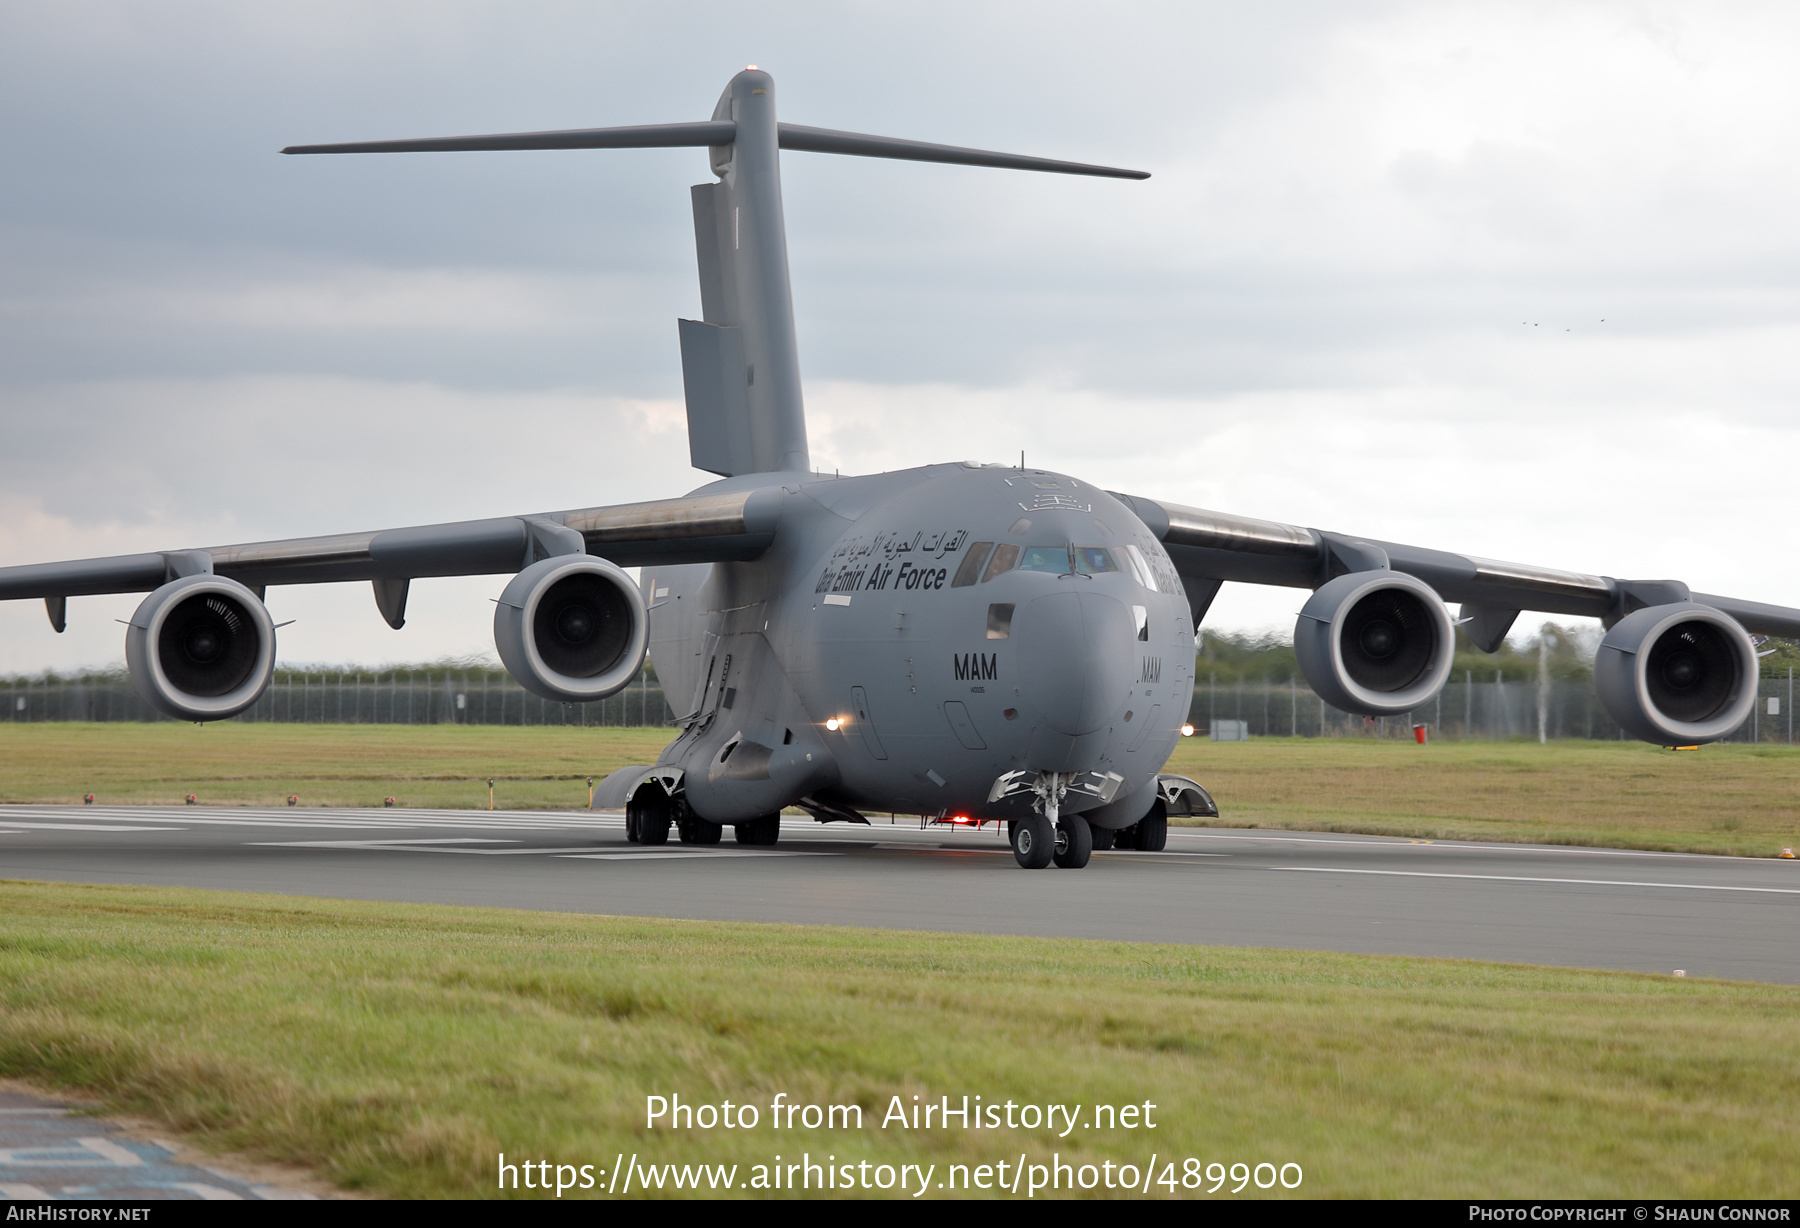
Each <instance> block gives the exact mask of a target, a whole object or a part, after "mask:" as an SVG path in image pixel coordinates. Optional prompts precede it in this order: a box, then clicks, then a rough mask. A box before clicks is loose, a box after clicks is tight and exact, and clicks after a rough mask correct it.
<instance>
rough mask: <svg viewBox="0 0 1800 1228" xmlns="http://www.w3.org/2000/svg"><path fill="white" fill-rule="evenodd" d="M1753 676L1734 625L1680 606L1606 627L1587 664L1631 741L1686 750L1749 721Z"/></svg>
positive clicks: (1707, 609)
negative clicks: (1598, 647)
mask: <svg viewBox="0 0 1800 1228" xmlns="http://www.w3.org/2000/svg"><path fill="white" fill-rule="evenodd" d="M1757 672H1758V671H1757V664H1756V646H1755V645H1754V644H1753V643H1752V642H1751V640H1750V636H1749V634H1748V633H1747V632H1745V630H1744V629H1743V628H1742V627H1740V626H1739V625H1738V624H1737V622H1736V620H1734V619H1732V618H1730V617H1728V616H1727V615H1725V614H1721V613H1720V612H1719V611H1718V610H1715V609H1713V608H1712V607H1711V606H1704V605H1697V604H1695V603H1694V602H1691V601H1682V602H1675V603H1672V604H1669V605H1653V606H1648V607H1646V608H1644V609H1642V610H1639V611H1637V613H1635V614H1628V615H1626V616H1625V617H1624V618H1621V619H1620V620H1619V621H1618V622H1616V623H1614V624H1613V628H1612V630H1611V631H1608V632H1607V633H1606V638H1605V639H1603V640H1601V641H1600V651H1599V652H1598V653H1597V654H1595V657H1594V688H1595V689H1596V690H1597V691H1599V693H1600V703H1601V706H1603V707H1604V708H1605V709H1606V711H1607V714H1608V715H1609V716H1611V717H1612V718H1613V720H1615V721H1617V722H1619V727H1620V728H1621V729H1623V730H1624V731H1625V732H1626V733H1628V734H1630V735H1631V736H1632V737H1634V738H1641V739H1642V740H1643V741H1645V742H1654V743H1656V744H1657V745H1659V746H1692V745H1695V744H1697V743H1700V742H1713V741H1717V740H1718V739H1719V738H1722V737H1724V736H1725V735H1726V734H1728V733H1730V732H1731V731H1732V730H1734V729H1736V728H1737V727H1738V726H1739V725H1741V724H1743V723H1744V722H1745V721H1746V720H1748V719H1750V710H1751V709H1752V708H1754V707H1755V706H1756V677H1757Z"/></svg>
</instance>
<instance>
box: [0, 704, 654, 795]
mask: <svg viewBox="0 0 1800 1228" xmlns="http://www.w3.org/2000/svg"><path fill="white" fill-rule="evenodd" d="M673 736H674V730H672V729H667V728H662V727H656V726H652V727H650V728H631V727H625V728H621V727H619V726H616V725H613V726H606V727H604V728H601V727H595V726H589V727H587V728H585V729H584V728H581V727H579V726H577V727H572V728H571V727H558V726H527V727H517V726H496V725H280V724H255V725H251V724H240V723H238V722H229V721H228V722H223V723H220V724H214V725H181V724H175V723H173V722H169V723H159V724H154V725H140V724H130V723H126V722H98V723H86V722H69V723H60V722H58V723H45V724H16V725H15V724H9V723H8V724H0V764H4V765H5V766H4V768H0V801H5V802H79V801H80V800H81V797H82V795H83V794H84V793H92V794H94V795H95V798H96V800H97V801H99V802H101V803H103V804H113V805H163V806H170V805H180V804H181V802H182V800H183V798H185V797H186V795H187V794H189V793H192V794H194V795H195V796H196V797H198V799H199V801H200V803H201V804H202V805H221V806H277V805H280V804H281V803H282V802H283V801H285V800H286V799H287V797H288V796H289V795H297V796H298V797H299V798H300V800H301V804H302V805H306V806H379V805H381V803H382V799H383V798H386V797H393V798H394V799H395V801H396V804H398V805H401V806H423V807H450V808H455V807H480V806H486V805H487V804H488V794H487V779H488V777H490V776H491V777H494V778H495V782H496V783H495V789H494V794H495V804H496V805H498V806H500V807H502V808H504V809H533V808H545V807H549V808H559V809H565V808H568V807H579V806H585V805H587V778H588V777H589V776H592V777H593V778H594V779H595V780H596V781H598V780H601V779H602V778H604V777H605V775H606V774H607V773H608V772H610V771H612V770H613V769H614V768H618V767H624V766H625V765H626V764H628V763H654V762H655V761H656V755H657V752H658V751H660V750H661V749H662V748H663V747H664V746H665V745H667V744H668V742H669V740H670V739H671V738H672V737H673Z"/></svg>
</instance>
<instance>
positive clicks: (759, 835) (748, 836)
mask: <svg viewBox="0 0 1800 1228" xmlns="http://www.w3.org/2000/svg"><path fill="white" fill-rule="evenodd" d="M735 833H736V835H737V842H738V843H739V844H760V845H769V844H774V843H775V842H776V841H777V840H779V839H781V815H780V813H779V812H777V813H775V814H765V815H763V816H762V817H761V818H760V819H751V820H750V821H749V822H748V823H739V824H738V825H737V827H736V828H735Z"/></svg>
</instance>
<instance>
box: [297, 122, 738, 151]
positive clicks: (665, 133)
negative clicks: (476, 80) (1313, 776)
mask: <svg viewBox="0 0 1800 1228" xmlns="http://www.w3.org/2000/svg"><path fill="white" fill-rule="evenodd" d="M736 136H737V125H736V124H734V123H732V122H731V121H730V120H728V119H726V120H706V121H703V122H700V123H693V124H632V125H629V126H628V127H624V128H569V129H565V130H563V131H560V132H499V133H493V134H490V135H488V136H440V137H423V138H420V139H417V140H410V141H351V142H349V143H347V144H339V145H289V146H288V147H287V148H286V149H284V150H282V151H281V152H282V153H284V154H328V153H465V152H466V153H473V152H477V151H483V150H496V149H674V148H680V147H683V146H690V145H729V144H731V142H732V141H733V140H734V139H735V138H736Z"/></svg>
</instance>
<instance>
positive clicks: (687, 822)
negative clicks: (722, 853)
mask: <svg viewBox="0 0 1800 1228" xmlns="http://www.w3.org/2000/svg"><path fill="white" fill-rule="evenodd" d="M675 829H676V830H677V831H679V832H680V833H681V842H682V843H683V844H717V843H718V842H719V837H720V836H721V835H723V834H724V832H725V829H724V828H723V827H721V826H719V825H718V824H717V823H709V822H707V821H706V820H705V819H702V818H700V817H699V816H697V815H692V814H689V815H684V816H683V817H682V818H680V819H677V820H676V822H675Z"/></svg>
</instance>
